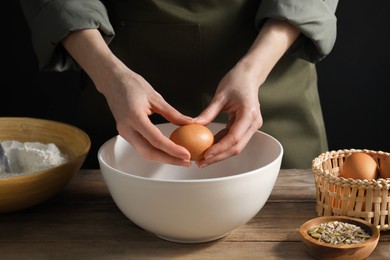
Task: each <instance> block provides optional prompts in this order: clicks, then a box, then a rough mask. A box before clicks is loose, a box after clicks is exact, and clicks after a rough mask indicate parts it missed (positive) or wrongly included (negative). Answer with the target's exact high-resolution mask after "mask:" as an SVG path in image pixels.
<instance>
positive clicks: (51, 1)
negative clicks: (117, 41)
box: [20, 0, 114, 71]
mask: <svg viewBox="0 0 390 260" xmlns="http://www.w3.org/2000/svg"><path fill="white" fill-rule="evenodd" d="M20 4H21V7H22V10H23V12H24V16H25V18H26V22H27V24H28V26H29V28H30V32H31V40H32V44H33V48H34V51H35V53H36V56H37V59H38V64H39V69H40V70H46V71H64V70H67V69H69V68H75V69H79V66H78V64H77V63H76V62H75V61H74V60H73V59H72V57H71V56H70V55H69V54H68V53H67V52H66V50H65V49H64V48H63V46H62V45H61V44H60V42H61V40H62V39H64V38H65V37H66V36H67V35H68V34H69V33H70V32H72V31H77V30H81V29H92V28H95V29H96V28H97V29H99V30H100V32H101V33H102V35H103V38H104V40H105V41H106V42H107V44H108V43H109V42H110V41H111V40H112V39H113V37H114V29H113V28H112V26H111V24H110V21H109V18H108V15H107V10H106V8H105V6H104V4H103V3H102V2H101V1H99V0H20Z"/></svg>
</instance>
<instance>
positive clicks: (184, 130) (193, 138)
mask: <svg viewBox="0 0 390 260" xmlns="http://www.w3.org/2000/svg"><path fill="white" fill-rule="evenodd" d="M169 138H170V139H171V140H172V141H173V142H174V143H176V144H178V145H180V146H183V147H184V148H186V149H187V150H188V151H189V152H190V154H191V160H192V161H199V160H201V159H203V155H204V152H205V151H206V150H207V149H208V148H209V147H210V146H211V145H212V144H213V142H214V135H213V133H212V132H211V131H210V129H208V128H207V127H205V126H203V125H198V124H190V125H184V126H180V127H178V128H176V129H175V130H174V131H173V132H172V134H171V136H170V137H169Z"/></svg>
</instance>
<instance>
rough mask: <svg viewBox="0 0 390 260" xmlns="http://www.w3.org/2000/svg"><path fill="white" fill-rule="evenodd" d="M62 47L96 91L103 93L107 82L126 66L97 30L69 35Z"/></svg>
mask: <svg viewBox="0 0 390 260" xmlns="http://www.w3.org/2000/svg"><path fill="white" fill-rule="evenodd" d="M62 44H63V46H64V47H65V49H66V50H67V51H68V53H69V54H70V55H71V56H72V57H73V59H75V60H76V62H77V63H78V64H79V65H80V66H81V67H82V68H83V69H84V71H85V72H86V73H87V74H88V75H89V76H90V77H91V79H92V80H93V81H94V83H95V85H96V87H97V89H98V90H99V91H100V92H104V91H103V89H102V88H103V87H105V86H108V85H109V84H105V83H107V80H109V79H110V78H112V76H114V75H116V76H120V74H121V71H123V70H124V69H126V66H124V64H123V63H122V62H121V61H120V60H119V59H118V58H117V57H116V56H115V55H114V54H113V53H112V52H111V50H110V49H109V47H108V45H107V43H106V42H105V41H104V39H103V37H102V36H101V34H100V32H99V31H98V30H97V29H86V30H80V31H75V32H72V33H70V34H69V35H68V36H67V37H66V38H65V39H64V40H63V41H62Z"/></svg>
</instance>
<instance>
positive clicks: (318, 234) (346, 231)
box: [307, 221, 370, 245]
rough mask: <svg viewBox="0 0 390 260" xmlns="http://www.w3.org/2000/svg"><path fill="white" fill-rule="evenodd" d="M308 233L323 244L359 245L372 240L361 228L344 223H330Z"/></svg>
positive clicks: (311, 229) (322, 224) (314, 228)
mask: <svg viewBox="0 0 390 260" xmlns="http://www.w3.org/2000/svg"><path fill="white" fill-rule="evenodd" d="M307 233H308V234H309V235H310V236H311V237H312V238H315V239H318V240H319V241H321V242H325V243H329V244H333V245H338V244H347V245H350V244H357V243H360V242H364V241H366V240H368V239H369V238H370V235H369V234H368V233H367V232H366V231H365V230H364V229H362V228H361V227H360V226H357V225H354V224H351V223H346V222H342V221H330V222H327V223H321V224H320V225H319V226H315V227H312V228H310V229H309V230H308V231H307Z"/></svg>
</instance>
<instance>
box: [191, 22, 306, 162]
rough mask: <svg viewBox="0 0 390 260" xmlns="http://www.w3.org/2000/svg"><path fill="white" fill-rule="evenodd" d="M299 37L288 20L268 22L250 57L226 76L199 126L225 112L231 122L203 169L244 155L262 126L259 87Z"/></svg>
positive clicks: (213, 148)
mask: <svg viewBox="0 0 390 260" xmlns="http://www.w3.org/2000/svg"><path fill="white" fill-rule="evenodd" d="M298 35H299V31H298V30H297V29H296V28H295V27H294V26H293V25H291V24H289V23H288V22H286V21H279V20H274V19H269V20H267V21H266V22H265V23H264V25H263V27H262V29H261V30H260V32H259V34H258V36H257V38H256V40H255V41H254V43H253V44H252V46H251V48H250V49H249V51H248V52H247V54H246V55H245V56H244V57H243V58H242V59H241V60H240V61H239V62H238V63H237V64H236V65H235V66H234V67H233V68H232V69H231V70H230V71H229V72H228V73H227V75H226V76H225V77H223V79H222V80H221V82H220V83H219V85H218V87H217V90H216V93H215V96H214V98H213V100H212V101H211V103H210V104H209V106H208V107H207V108H206V109H205V110H204V111H203V112H202V113H201V114H200V115H199V116H198V117H197V118H196V119H195V123H199V124H203V125H207V124H209V123H210V122H212V120H214V118H215V117H216V116H217V115H218V114H219V113H221V112H226V113H227V114H228V116H229V117H228V118H229V119H228V123H227V125H226V129H225V130H223V131H222V132H221V133H219V134H218V135H217V138H216V139H217V142H216V143H215V144H214V145H213V146H211V147H210V148H209V149H207V151H206V152H205V154H204V159H203V160H201V161H199V162H197V164H198V165H199V167H205V166H207V165H209V164H212V163H216V162H218V161H221V160H224V159H227V158H229V157H231V156H234V155H236V154H238V153H240V152H241V151H242V150H243V149H244V147H245V146H246V144H247V143H248V141H249V140H250V139H251V137H252V135H253V134H254V133H255V132H256V131H257V130H258V129H259V128H260V127H261V126H262V124H263V119H262V115H261V112H260V103H259V100H258V91H259V87H260V86H261V85H262V84H263V83H264V81H265V80H266V78H267V76H268V74H269V73H270V72H271V70H272V68H273V67H274V66H275V64H276V63H277V62H278V60H279V59H280V58H281V57H282V56H283V54H284V53H285V52H286V51H287V49H288V48H289V47H290V46H291V44H292V43H293V42H294V41H295V39H296V38H297V37H298Z"/></svg>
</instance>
